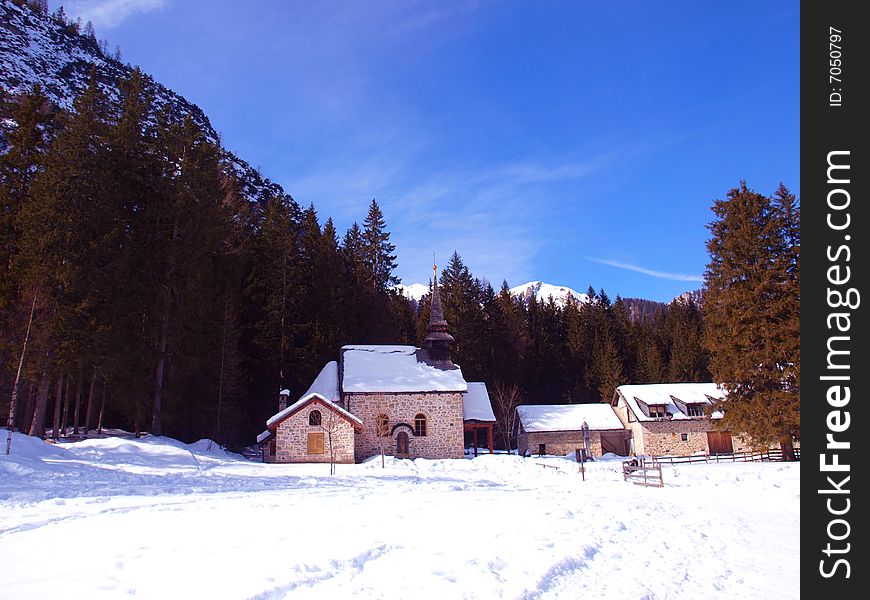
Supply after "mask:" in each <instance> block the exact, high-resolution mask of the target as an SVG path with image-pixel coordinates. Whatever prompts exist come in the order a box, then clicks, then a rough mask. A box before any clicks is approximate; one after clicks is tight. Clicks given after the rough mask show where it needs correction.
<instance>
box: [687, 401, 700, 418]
mask: <svg viewBox="0 0 870 600" xmlns="http://www.w3.org/2000/svg"><path fill="white" fill-rule="evenodd" d="M686 416H687V417H703V416H704V405H703V404H686Z"/></svg>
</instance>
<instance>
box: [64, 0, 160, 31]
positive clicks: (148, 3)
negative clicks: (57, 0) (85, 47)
mask: <svg viewBox="0 0 870 600" xmlns="http://www.w3.org/2000/svg"><path fill="white" fill-rule="evenodd" d="M168 1H169V0H70V1H68V2H67V3H66V4H65V5H64V9H65V10H66V12H67V14H69V15H72V16H73V17H81V18H82V21H91V22H92V23H93V24H94V25H95V26H96V27H115V26H116V25H119V24H120V23H121V22H122V21H124V20H126V19H127V18H129V17H131V16H133V15H136V14H139V13H144V12H149V11H152V10H155V9H158V8H162V7H164V6H165V5H166V4H167V3H168Z"/></svg>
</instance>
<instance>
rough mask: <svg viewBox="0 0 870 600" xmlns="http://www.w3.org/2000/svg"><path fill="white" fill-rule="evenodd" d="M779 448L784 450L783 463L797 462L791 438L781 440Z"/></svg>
mask: <svg viewBox="0 0 870 600" xmlns="http://www.w3.org/2000/svg"><path fill="white" fill-rule="evenodd" d="M779 447H780V448H781V449H782V460H783V461H793V460H795V456H794V444H792V441H791V437H790V436H787V437H782V438H780V440H779Z"/></svg>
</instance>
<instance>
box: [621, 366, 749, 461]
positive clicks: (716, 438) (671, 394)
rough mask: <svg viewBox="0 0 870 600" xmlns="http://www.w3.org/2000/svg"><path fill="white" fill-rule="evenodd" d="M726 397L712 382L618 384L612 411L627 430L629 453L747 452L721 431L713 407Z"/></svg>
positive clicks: (744, 442) (718, 415)
mask: <svg viewBox="0 0 870 600" xmlns="http://www.w3.org/2000/svg"><path fill="white" fill-rule="evenodd" d="M723 398H725V391H724V390H723V389H722V388H721V387H720V386H719V385H717V384H715V383H656V384H645V385H621V386H619V387H618V388H616V391H615V392H614V394H613V400H612V401H611V403H610V404H611V406H612V407H613V409H614V410H615V411H616V415H617V416H618V417H619V420H620V421H621V422H622V424H623V425H624V426H625V427H626V428H627V429H628V430H629V431H631V441H632V448H631V449H632V451H633V452H635V453H637V454H649V455H655V456H661V455H667V454H671V455H688V454H695V453H708V454H725V453H729V452H735V451H737V452H740V451H743V450H751V446H750V444H749V443H748V440H746V439H745V438H743V437H740V436H734V437H732V435H731V432H730V431H724V430H720V429H718V428H717V427H716V421H717V420H718V419H721V418H722V413H720V412H711V409H712V405H713V403H714V402H716V401H718V400H722V399H723Z"/></svg>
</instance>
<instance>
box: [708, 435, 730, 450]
mask: <svg viewBox="0 0 870 600" xmlns="http://www.w3.org/2000/svg"><path fill="white" fill-rule="evenodd" d="M707 447H708V448H709V449H710V454H731V453H732V452H734V446H733V445H732V444H731V432H730V431H708V432H707Z"/></svg>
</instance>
